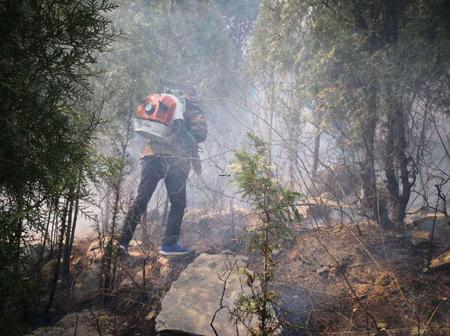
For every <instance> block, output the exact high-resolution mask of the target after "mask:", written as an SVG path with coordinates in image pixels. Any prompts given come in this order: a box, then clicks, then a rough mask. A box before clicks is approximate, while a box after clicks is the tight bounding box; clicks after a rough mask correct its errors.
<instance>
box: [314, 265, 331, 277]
mask: <svg viewBox="0 0 450 336" xmlns="http://www.w3.org/2000/svg"><path fill="white" fill-rule="evenodd" d="M316 272H317V274H319V275H320V276H322V277H325V278H326V277H328V274H329V273H330V268H329V267H328V266H322V267H319V268H318V269H317V270H316Z"/></svg>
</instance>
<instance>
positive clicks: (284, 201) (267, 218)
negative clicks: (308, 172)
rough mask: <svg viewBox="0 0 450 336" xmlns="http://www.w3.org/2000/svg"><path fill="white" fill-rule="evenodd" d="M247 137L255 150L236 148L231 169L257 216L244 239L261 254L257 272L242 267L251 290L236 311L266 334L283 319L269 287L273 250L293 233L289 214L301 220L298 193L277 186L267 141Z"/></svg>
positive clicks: (254, 331)
mask: <svg viewBox="0 0 450 336" xmlns="http://www.w3.org/2000/svg"><path fill="white" fill-rule="evenodd" d="M249 137H250V139H251V140H252V142H253V146H254V151H253V152H250V151H248V150H247V149H242V150H238V151H236V153H235V156H236V161H235V164H234V173H235V182H236V184H237V186H238V188H239V190H240V192H241V193H242V196H243V198H244V199H245V200H246V201H249V202H250V204H251V205H252V208H253V211H254V212H255V214H256V215H257V216H258V218H259V222H258V223H256V224H254V225H253V226H251V227H250V228H249V229H248V232H247V233H248V236H247V239H248V250H249V252H250V253H255V252H256V253H257V254H258V255H259V257H261V263H262V267H261V268H260V270H257V271H256V272H252V271H249V270H245V274H246V276H247V286H248V287H249V289H250V293H249V294H242V295H241V296H240V297H239V299H238V301H237V307H236V311H235V313H236V314H237V316H238V317H239V318H241V319H247V318H250V319H252V318H253V317H257V319H258V328H256V329H253V328H252V329H250V330H249V332H250V333H251V335H264V336H266V335H273V334H274V333H276V332H277V331H278V330H279V328H280V324H281V322H282V321H280V320H279V319H278V318H277V316H276V315H275V310H274V305H277V304H278V303H279V295H278V294H277V293H276V292H275V291H274V290H273V288H272V283H273V281H274V280H275V278H276V273H275V271H276V266H277V263H278V262H277V260H276V258H275V253H276V251H277V250H280V249H281V247H282V243H283V242H285V241H286V240H287V239H290V238H291V237H292V235H291V232H290V230H289V228H288V224H289V223H290V222H291V220H292V216H295V218H296V220H297V221H299V220H300V216H299V214H298V212H297V211H296V208H295V206H294V203H295V201H296V199H297V198H298V196H299V194H297V193H295V192H292V191H290V190H288V189H283V188H282V187H281V186H280V184H279V182H278V181H277V179H275V177H274V174H273V172H272V171H271V167H270V165H269V162H268V160H267V155H268V152H269V148H268V146H267V144H266V143H265V142H264V141H262V140H261V139H260V138H258V137H257V136H255V135H252V134H249Z"/></svg>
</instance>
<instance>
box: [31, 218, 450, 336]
mask: <svg viewBox="0 0 450 336" xmlns="http://www.w3.org/2000/svg"><path fill="white" fill-rule="evenodd" d="M246 219H247V216H246V215H245V214H242V213H236V214H232V215H231V214H225V216H224V215H221V216H212V215H207V214H205V215H203V216H198V215H197V214H195V215H193V216H192V218H190V217H189V216H187V218H186V222H185V224H184V226H183V230H184V233H183V243H184V244H185V245H187V246H189V247H191V248H193V249H195V250H196V253H200V252H208V253H218V252H220V251H223V250H224V249H229V250H232V251H234V252H237V253H240V254H245V245H244V244H243V243H242V242H240V240H239V239H238V237H239V235H240V234H241V233H242V232H241V228H242V227H243V226H245V224H246V222H245V221H246ZM225 224H227V225H225ZM154 229H155V231H153V232H152V233H151V234H152V235H153V237H157V230H160V228H159V229H158V228H157V227H156V226H155V227H154ZM93 244H94V243H92V240H85V241H80V242H78V244H77V246H76V249H75V253H74V257H73V272H74V273H75V274H76V278H75V279H72V281H71V283H70V284H68V285H67V284H66V287H64V284H63V283H62V284H61V286H62V288H61V290H60V291H59V293H60V295H59V297H58V298H57V302H56V304H55V307H54V313H55V315H54V316H55V319H54V320H53V322H54V321H56V320H57V319H58V318H60V317H61V316H66V317H65V318H63V319H62V320H61V321H63V320H64V319H65V320H66V321H65V322H64V323H66V325H67V324H68V325H72V329H70V328H68V327H64V328H65V329H66V331H67V333H66V334H67V335H69V334H70V335H73V325H74V322H73V320H74V318H72V320H70V318H68V316H71V315H70V314H72V315H73V314H74V313H75V314H77V315H76V321H78V320H80V321H81V320H82V317H83V316H87V317H88V318H89V319H90V321H91V323H90V324H91V325H94V326H95V328H97V327H98V328H100V329H101V330H102V332H103V333H104V334H108V333H110V334H117V335H152V334H154V319H155V317H156V315H157V313H158V311H159V309H160V307H159V302H160V300H161V298H162V297H163V295H164V294H165V293H166V291H167V290H169V288H170V286H171V284H172V283H173V281H175V280H176V279H177V278H178V276H179V275H180V273H181V272H182V271H183V270H184V269H185V267H187V265H188V264H189V263H190V262H191V261H192V260H193V258H194V257H195V254H193V255H190V256H188V257H185V258H173V259H169V260H168V259H167V258H160V257H158V254H157V246H156V245H155V246H154V247H153V248H149V247H148V246H144V247H142V246H139V245H138V244H136V245H135V246H134V247H133V248H132V249H131V253H130V256H129V257H127V258H126V259H120V260H119V263H118V265H119V267H120V269H119V270H118V273H117V274H118V275H117V278H116V279H115V281H116V283H117V286H116V288H117V289H116V290H114V291H112V292H111V293H109V294H108V295H106V296H105V295H104V293H102V292H100V291H99V290H98V287H99V286H98V284H99V278H98V277H97V275H98V274H99V269H98V267H99V262H98V256H97V255H96V252H95V250H91V249H92V247H91V245H93ZM94 245H95V244H94ZM445 248H446V246H443V245H436V246H434V247H433V251H434V254H437V253H439V252H440V251H441V250H443V249H445ZM428 256H429V245H426V244H425V245H421V246H420V247H414V246H413V245H412V244H411V241H410V238H409V236H408V234H405V233H404V232H402V233H400V232H381V231H380V230H379V229H378V227H377V225H376V224H375V223H372V222H367V223H360V224H359V225H358V227H356V226H343V225H341V226H336V227H334V228H332V229H325V228H320V229H316V230H309V231H303V232H300V233H297V234H296V235H295V239H294V240H293V241H289V242H286V244H285V245H284V247H283V249H282V250H281V251H280V252H279V253H278V254H277V259H278V261H279V265H278V271H277V276H276V279H275V283H274V289H275V290H276V291H278V292H279V293H280V296H281V301H282V304H281V306H280V310H279V312H280V314H282V316H283V319H284V320H285V322H286V326H285V327H284V328H283V332H282V334H283V335H288V336H291V335H377V334H379V335H438V336H439V335H450V328H449V325H450V313H449V311H450V309H449V308H450V303H449V297H450V271H449V269H441V270H438V271H434V272H429V273H423V272H422V270H423V268H424V266H425V265H426V264H427V260H428ZM96 260H97V261H96ZM258 263H259V262H258V258H257V257H255V256H252V257H251V258H250V262H249V267H250V268H253V269H257V268H258ZM61 321H60V322H59V323H60V324H61ZM67 321H69V322H67ZM64 323H63V324H64ZM56 326H58V322H56ZM46 334H47V333H46V332H44V333H42V334H40V333H35V334H33V335H46ZM66 334H61V335H66ZM93 334H97V333H96V330H94V331H93Z"/></svg>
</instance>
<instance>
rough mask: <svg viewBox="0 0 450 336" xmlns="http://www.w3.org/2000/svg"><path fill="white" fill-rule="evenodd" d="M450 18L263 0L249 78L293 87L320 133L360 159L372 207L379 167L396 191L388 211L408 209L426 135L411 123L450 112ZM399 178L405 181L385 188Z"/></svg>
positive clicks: (425, 8)
mask: <svg viewBox="0 0 450 336" xmlns="http://www.w3.org/2000/svg"><path fill="white" fill-rule="evenodd" d="M448 13H449V5H448V2H446V1H431V0H427V1H424V0H414V1H407V2H404V1H388V2H385V1H366V2H364V1H357V0H352V1H319V0H317V1H297V0H287V1H271V0H267V1H264V2H263V4H262V7H261V11H260V14H259V16H258V19H257V22H256V26H255V31H254V34H253V36H252V38H251V40H250V44H249V50H248V55H249V57H248V59H247V62H248V64H249V65H248V67H247V69H249V72H250V75H252V76H253V77H256V78H259V79H260V80H261V79H264V78H273V77H275V78H283V79H284V81H286V82H288V83H292V85H291V87H292V89H291V90H290V91H289V95H290V96H291V97H295V98H296V99H297V100H299V101H301V104H303V106H308V107H309V108H311V109H312V110H313V112H314V113H315V114H316V115H317V114H320V115H321V119H322V120H321V123H320V127H321V128H322V129H324V130H325V131H326V132H328V133H329V134H332V135H333V136H335V137H339V138H341V139H344V140H345V141H341V143H340V145H341V146H342V147H343V149H344V150H347V151H351V152H353V153H355V152H356V153H360V154H361V155H362V157H363V159H362V162H359V164H360V165H361V181H363V184H364V181H368V180H370V181H369V184H371V185H372V187H367V186H366V187H365V188H366V191H369V192H370V193H371V194H372V196H371V199H372V203H373V200H374V199H375V198H374V195H373V194H374V190H369V189H373V188H374V187H373V186H374V185H375V179H376V176H375V175H376V174H375V172H374V168H373V167H375V166H377V165H378V166H380V167H382V169H384V170H385V175H387V176H388V178H387V179H388V181H390V182H388V184H390V185H388V189H389V188H390V190H391V191H392V192H391V193H390V195H391V196H390V198H391V203H392V204H394V203H407V202H408V199H409V191H408V190H409V189H410V188H411V187H412V185H410V183H414V175H415V172H414V168H413V167H411V166H408V165H407V164H405V163H404V162H405V161H408V162H411V158H408V155H410V153H411V152H413V151H414V149H413V142H414V139H415V138H418V137H420V132H422V126H423V125H425V126H426V122H424V124H422V125H417V124H416V122H417V120H413V119H417V114H422V115H423V114H425V113H428V112H427V111H426V109H427V108H428V109H431V110H432V111H434V112H436V113H442V112H445V111H448V105H447V103H446V102H448V99H449V93H450V91H449V90H448V88H449V83H450V77H449V75H448V73H449V72H448V69H449V66H450V62H449V60H450V44H449V29H448V18H449V16H448ZM280 95H286V91H285V88H284V87H282V88H281V90H280ZM424 102H427V103H426V104H429V105H427V108H425V107H424V105H423V104H424ZM420 118H424V117H423V116H421V117H420ZM385 134H388V135H387V136H384V135H385ZM389 135H392V136H391V138H389ZM390 157H393V158H394V159H393V160H390ZM391 161H394V162H391ZM367 162H369V164H367ZM414 164H416V165H417V162H416V163H414ZM414 164H413V165H414ZM371 167H372V168H371ZM401 170H402V171H403V172H401V173H400V171H401ZM394 171H395V172H396V173H393V172H394ZM395 174H397V175H403V178H402V179H403V180H401V178H397V179H396V178H389V176H395ZM411 181H412V182H411ZM399 185H402V188H403V190H405V191H406V192H405V193H404V194H405V197H403V199H402V195H400V193H399V190H400V189H399V187H398V186H399ZM363 187H364V185H363Z"/></svg>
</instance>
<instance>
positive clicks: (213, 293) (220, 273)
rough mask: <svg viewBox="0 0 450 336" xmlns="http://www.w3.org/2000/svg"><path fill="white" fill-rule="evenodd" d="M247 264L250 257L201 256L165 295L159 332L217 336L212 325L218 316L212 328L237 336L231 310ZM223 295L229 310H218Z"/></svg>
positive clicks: (243, 328)
mask: <svg viewBox="0 0 450 336" xmlns="http://www.w3.org/2000/svg"><path fill="white" fill-rule="evenodd" d="M246 261H247V257H244V256H233V255H231V254H227V253H223V254H215V255H211V254H206V253H202V254H200V255H199V256H198V257H197V258H196V259H195V260H194V261H193V262H192V263H191V264H190V265H189V266H188V267H187V268H186V269H185V270H184V271H183V272H182V273H181V274H180V276H179V278H178V280H177V281H175V282H174V283H173V284H172V287H171V288H170V290H169V292H167V294H166V295H165V296H164V298H163V300H162V302H161V312H160V313H159V315H158V316H157V318H156V330H157V331H158V332H170V331H176V330H177V331H183V332H186V333H190V334H198V335H215V333H214V331H213V328H212V327H211V325H210V324H211V321H212V319H213V316H214V315H215V314H216V317H215V320H214V324H213V325H214V328H215V329H216V331H217V333H218V334H219V335H223V336H227V335H230V336H231V335H236V334H237V333H236V328H235V327H234V321H235V320H234V319H233V317H232V316H231V314H230V313H229V310H232V309H233V308H234V307H235V301H236V300H237V299H238V297H239V294H241V293H242V284H243V283H245V276H243V275H242V273H240V269H242V268H243V267H245V264H246ZM225 279H227V280H226V286H225V291H224V292H223V289H224V280H225ZM244 287H245V286H244ZM222 292H223V293H224V295H223V300H222V306H223V307H225V306H226V307H227V308H223V309H219V308H220V307H221V297H222ZM150 318H152V317H149V319H150ZM251 325H254V322H253V323H251ZM237 329H238V330H239V334H240V335H246V334H247V330H246V329H245V327H244V326H243V325H242V324H241V323H238V324H237Z"/></svg>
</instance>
